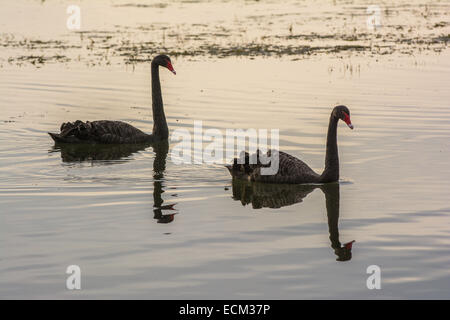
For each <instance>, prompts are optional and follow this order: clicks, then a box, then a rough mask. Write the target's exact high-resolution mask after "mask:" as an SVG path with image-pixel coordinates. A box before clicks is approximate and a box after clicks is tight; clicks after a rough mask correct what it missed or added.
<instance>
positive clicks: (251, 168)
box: [227, 106, 353, 183]
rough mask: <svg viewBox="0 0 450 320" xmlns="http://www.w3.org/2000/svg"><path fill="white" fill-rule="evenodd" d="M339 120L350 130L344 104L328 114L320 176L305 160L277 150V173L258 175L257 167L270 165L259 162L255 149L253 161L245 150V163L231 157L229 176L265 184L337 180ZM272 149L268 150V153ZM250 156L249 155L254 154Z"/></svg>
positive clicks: (348, 115)
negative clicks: (323, 166) (323, 164)
mask: <svg viewBox="0 0 450 320" xmlns="http://www.w3.org/2000/svg"><path fill="white" fill-rule="evenodd" d="M339 119H341V120H342V121H344V122H345V123H346V124H347V125H348V126H349V128H350V129H353V125H352V122H351V121H350V111H349V110H348V108H347V107H346V106H337V107H334V109H333V111H332V112H331V116H330V123H329V125H328V135H327V151H326V156H325V170H324V171H323V173H322V174H321V175H319V174H318V173H316V172H314V171H313V170H312V169H311V168H310V167H309V166H308V165H307V164H306V163H304V162H303V161H301V160H300V159H297V158H295V157H293V156H291V155H289V154H287V153H284V152H281V151H280V152H279V167H278V172H277V173H276V174H273V175H262V174H261V168H262V167H269V166H270V164H266V165H263V164H261V162H260V161H259V154H260V153H259V151H258V153H257V154H256V155H254V156H256V158H257V159H258V160H257V161H253V162H257V163H255V164H251V163H249V162H250V161H249V160H250V157H249V155H248V153H245V163H242V164H239V159H237V158H236V159H234V162H233V165H231V166H227V168H228V170H229V171H230V173H231V175H232V176H233V177H236V178H241V179H246V180H249V181H260V182H268V183H327V182H335V181H338V180H339V155H338V147H337V137H336V131H337V123H338V121H339ZM272 152H273V151H271V150H269V151H268V156H270V155H271V153H272ZM254 156H253V157H254Z"/></svg>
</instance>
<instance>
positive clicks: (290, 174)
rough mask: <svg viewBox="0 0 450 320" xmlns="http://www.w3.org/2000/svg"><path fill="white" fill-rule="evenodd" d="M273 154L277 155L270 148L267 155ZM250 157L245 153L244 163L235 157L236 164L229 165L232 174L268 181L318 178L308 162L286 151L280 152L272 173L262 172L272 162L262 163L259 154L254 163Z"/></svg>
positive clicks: (302, 181) (282, 181)
mask: <svg viewBox="0 0 450 320" xmlns="http://www.w3.org/2000/svg"><path fill="white" fill-rule="evenodd" d="M272 154H273V155H274V156H275V154H276V153H274V152H273V151H272V150H269V152H268V153H267V156H268V157H271V156H272ZM250 158H251V157H250V156H249V154H248V153H245V162H244V163H243V164H239V163H238V159H234V164H233V165H232V166H228V167H227V168H228V169H229V170H230V173H231V175H232V176H234V177H237V178H241V179H245V180H250V181H260V182H267V183H312V182H316V181H317V178H318V174H317V173H315V172H314V171H313V170H312V169H311V168H310V167H309V166H308V165H307V164H306V163H304V162H303V161H301V160H300V159H297V158H296V157H293V156H291V155H289V154H287V153H285V152H281V151H279V152H278V159H279V161H278V163H279V165H278V170H276V173H275V174H272V175H263V174H262V173H261V169H262V168H264V167H270V163H269V164H262V163H261V162H260V158H259V155H258V156H257V161H253V163H254V164H251V163H249V159H250ZM274 169H276V168H274Z"/></svg>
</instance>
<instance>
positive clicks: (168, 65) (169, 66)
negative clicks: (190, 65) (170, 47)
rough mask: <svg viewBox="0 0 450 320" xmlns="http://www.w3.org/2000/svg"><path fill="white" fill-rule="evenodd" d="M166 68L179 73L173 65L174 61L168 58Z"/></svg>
mask: <svg viewBox="0 0 450 320" xmlns="http://www.w3.org/2000/svg"><path fill="white" fill-rule="evenodd" d="M166 68H167V69H169V70H170V71H172V73H173V74H177V73H176V72H175V69H174V68H173V67H172V63H171V62H170V61H169V60H166Z"/></svg>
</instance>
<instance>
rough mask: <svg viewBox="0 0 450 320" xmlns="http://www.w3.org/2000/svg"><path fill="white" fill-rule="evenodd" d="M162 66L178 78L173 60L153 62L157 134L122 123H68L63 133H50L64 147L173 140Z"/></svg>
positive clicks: (154, 128) (107, 121) (165, 58)
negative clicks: (170, 137) (162, 80)
mask: <svg viewBox="0 0 450 320" xmlns="http://www.w3.org/2000/svg"><path fill="white" fill-rule="evenodd" d="M159 66H163V67H166V68H167V69H169V70H170V71H172V72H173V73H174V74H176V72H175V70H174V69H173V67H172V62H171V61H170V58H169V57H168V56H166V55H159V56H157V57H155V58H154V59H153V60H152V109H153V132H152V134H146V133H144V132H142V131H141V130H139V129H137V128H135V127H133V126H132V125H130V124H128V123H125V122H121V121H109V120H100V121H92V122H91V121H86V122H83V121H80V120H77V121H75V122H66V123H63V124H62V125H61V129H60V130H61V132H60V133H50V132H49V135H50V136H51V137H52V138H53V140H55V142H62V143H107V144H111V143H113V144H123V143H130V144H135V143H153V142H156V141H161V140H165V139H167V138H168V137H169V128H168V127H167V122H166V116H165V114H164V108H163V100H162V96H161V84H160V81H159Z"/></svg>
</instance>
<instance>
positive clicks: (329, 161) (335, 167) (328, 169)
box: [320, 114, 339, 183]
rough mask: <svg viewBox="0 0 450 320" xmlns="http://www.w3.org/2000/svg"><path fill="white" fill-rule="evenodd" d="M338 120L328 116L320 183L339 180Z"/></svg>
mask: <svg viewBox="0 0 450 320" xmlns="http://www.w3.org/2000/svg"><path fill="white" fill-rule="evenodd" d="M338 120H339V119H338V118H337V117H335V116H334V115H333V114H331V116H330V124H329V125H328V134H327V151H326V155H325V170H324V171H323V173H322V175H321V176H320V182H323V183H326V182H333V181H338V180H339V153H338V147H337V137H336V131H337V123H338Z"/></svg>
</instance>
